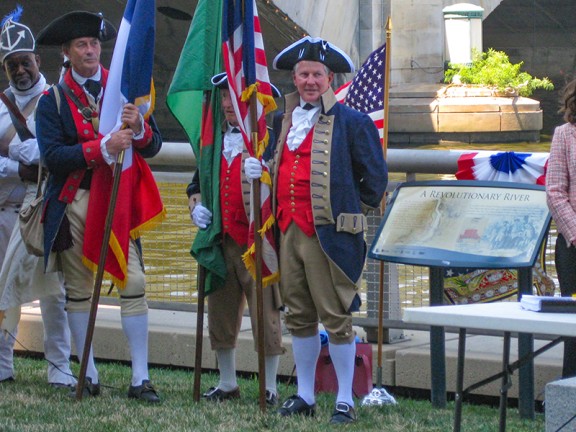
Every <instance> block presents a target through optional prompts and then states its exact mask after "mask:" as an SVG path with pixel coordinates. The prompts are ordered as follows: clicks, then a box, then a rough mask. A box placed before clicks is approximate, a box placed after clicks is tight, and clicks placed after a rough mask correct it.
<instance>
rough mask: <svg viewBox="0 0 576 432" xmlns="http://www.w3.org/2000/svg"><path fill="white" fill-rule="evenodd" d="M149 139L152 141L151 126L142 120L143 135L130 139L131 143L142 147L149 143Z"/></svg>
mask: <svg viewBox="0 0 576 432" xmlns="http://www.w3.org/2000/svg"><path fill="white" fill-rule="evenodd" d="M150 141H152V128H151V127H150V125H149V124H148V123H147V122H144V135H143V136H142V138H140V139H135V140H132V145H133V146H134V147H136V148H139V149H142V148H144V147H146V146H147V145H148V144H150Z"/></svg>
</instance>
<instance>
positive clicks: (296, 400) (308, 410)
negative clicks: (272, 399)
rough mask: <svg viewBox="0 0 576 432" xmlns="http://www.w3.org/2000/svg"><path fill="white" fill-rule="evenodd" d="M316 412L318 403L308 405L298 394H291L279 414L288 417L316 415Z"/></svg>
mask: <svg viewBox="0 0 576 432" xmlns="http://www.w3.org/2000/svg"><path fill="white" fill-rule="evenodd" d="M315 412H316V404H312V405H308V404H307V403H306V401H305V400H304V399H302V398H301V397H300V396H298V395H293V396H290V397H289V398H288V399H286V400H285V401H284V403H283V404H282V406H281V407H280V409H279V410H278V414H280V415H281V416H283V417H288V416H291V415H298V414H299V415H303V416H306V417H312V416H314V413H315Z"/></svg>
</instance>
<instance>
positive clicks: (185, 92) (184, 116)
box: [166, 0, 226, 294]
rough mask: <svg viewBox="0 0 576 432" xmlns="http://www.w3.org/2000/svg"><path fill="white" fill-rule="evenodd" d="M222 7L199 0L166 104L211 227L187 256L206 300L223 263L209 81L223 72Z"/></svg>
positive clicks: (217, 149) (215, 102) (216, 128)
mask: <svg viewBox="0 0 576 432" xmlns="http://www.w3.org/2000/svg"><path fill="white" fill-rule="evenodd" d="M221 28H222V2H221V1H217V2H214V1H210V0H200V1H199V2H198V6H197V7H196V11H195V13H194V18H193V19H192V24H191V25H190V30H189V32H188V37H187V38H186V42H185V44H184V48H183V49H182V53H181V54H180V60H179V61H178V65H177V66H176V71H175V72H174V78H173V80H172V83H171V84H170V89H169V90H168V95H167V97H166V104H167V105H168V108H169V109H170V111H171V112H172V114H173V115H174V117H175V118H176V119H177V120H178V121H179V122H180V125H181V126H182V127H183V128H184V130H185V131H186V134H187V135H188V139H189V140H190V144H191V145H192V150H193V151H194V155H195V156H196V164H197V169H198V170H199V173H200V190H201V191H202V204H203V205H204V206H205V207H206V208H208V210H210V211H211V212H212V223H211V224H210V225H208V227H207V228H205V229H199V230H198V234H197V235H196V239H195V240H194V243H193V244H192V249H191V250H190V254H191V255H192V256H193V257H194V258H195V259H196V261H197V262H198V264H199V265H201V266H203V267H204V268H205V269H206V294H210V293H211V292H212V291H214V290H215V289H217V288H218V287H219V286H221V285H222V284H223V283H224V279H225V278H226V263H225V262H224V256H223V254H222V249H221V230H222V224H221V216H220V198H219V179H220V157H221V148H222V130H221V127H220V124H221V122H220V116H221V111H220V98H219V94H218V93H219V92H216V91H212V90H213V85H212V83H211V81H210V79H211V78H212V77H213V76H214V75H216V74H217V73H220V72H221V71H222V36H221V34H222V33H221Z"/></svg>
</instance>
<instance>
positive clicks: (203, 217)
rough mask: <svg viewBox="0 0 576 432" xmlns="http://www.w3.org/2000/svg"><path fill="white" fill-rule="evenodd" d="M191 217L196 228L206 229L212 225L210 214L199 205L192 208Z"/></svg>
mask: <svg viewBox="0 0 576 432" xmlns="http://www.w3.org/2000/svg"><path fill="white" fill-rule="evenodd" d="M191 216H192V222H194V225H196V226H197V227H198V228H206V227H207V226H208V225H210V224H211V223H212V212H211V211H210V210H208V209H207V208H206V207H204V206H203V205H202V204H200V203H198V204H196V205H195V206H194V209H193V210H192V213H191Z"/></svg>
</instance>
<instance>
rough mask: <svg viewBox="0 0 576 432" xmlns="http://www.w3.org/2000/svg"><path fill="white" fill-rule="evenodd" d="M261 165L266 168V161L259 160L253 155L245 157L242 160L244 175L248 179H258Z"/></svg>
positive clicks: (260, 173)
mask: <svg viewBox="0 0 576 432" xmlns="http://www.w3.org/2000/svg"><path fill="white" fill-rule="evenodd" d="M262 167H266V168H268V165H266V162H264V161H259V160H258V159H256V158H255V157H249V158H246V160H245V161H244V175H245V176H246V178H247V179H248V181H250V182H251V181H252V180H254V179H259V178H261V177H262Z"/></svg>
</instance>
